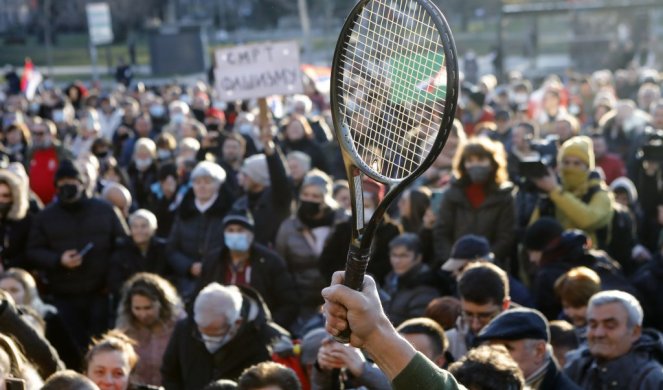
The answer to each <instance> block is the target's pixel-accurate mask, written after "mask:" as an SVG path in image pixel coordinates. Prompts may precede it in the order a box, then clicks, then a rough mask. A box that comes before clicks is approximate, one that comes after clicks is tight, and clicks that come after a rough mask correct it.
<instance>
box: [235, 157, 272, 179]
mask: <svg viewBox="0 0 663 390" xmlns="http://www.w3.org/2000/svg"><path fill="white" fill-rule="evenodd" d="M240 172H242V173H243V174H245V175H246V176H248V177H250V178H251V179H252V180H253V181H255V182H257V183H259V184H262V185H263V186H269V184H270V181H269V169H268V168H267V157H265V155H264V154H254V155H253V156H251V157H249V158H247V159H246V160H244V164H243V165H242V168H241V169H240Z"/></svg>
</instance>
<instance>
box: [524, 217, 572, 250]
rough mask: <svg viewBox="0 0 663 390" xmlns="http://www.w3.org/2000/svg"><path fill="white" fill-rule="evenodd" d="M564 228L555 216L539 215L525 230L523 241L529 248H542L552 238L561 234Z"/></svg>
mask: <svg viewBox="0 0 663 390" xmlns="http://www.w3.org/2000/svg"><path fill="white" fill-rule="evenodd" d="M562 232H564V228H562V225H561V224H560V223H559V221H557V220H556V219H555V218H551V217H541V218H539V219H538V220H537V221H536V222H534V223H533V224H531V225H530V226H529V227H528V228H527V230H526V231H525V239H524V240H523V243H524V244H525V248H527V249H530V250H543V249H544V248H545V247H547V246H548V245H549V244H550V243H551V242H552V241H553V240H555V239H556V238H559V237H561V236H562Z"/></svg>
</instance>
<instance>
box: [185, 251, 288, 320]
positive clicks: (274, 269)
mask: <svg viewBox="0 0 663 390" xmlns="http://www.w3.org/2000/svg"><path fill="white" fill-rule="evenodd" d="M229 262H230V253H229V251H228V249H227V248H225V247H224V248H223V250H222V252H221V253H220V254H219V253H216V254H210V255H209V256H206V257H205V259H204V260H203V271H202V276H201V277H200V281H199V285H198V289H197V291H198V292H199V291H200V290H202V289H203V288H204V287H205V286H207V285H208V284H210V283H212V282H218V283H220V284H224V279H225V273H226V269H227V268H228V264H229ZM249 264H250V265H251V279H250V281H249V285H250V286H251V287H252V288H253V289H254V290H256V291H257V292H258V293H260V295H261V296H262V298H263V299H264V300H265V303H266V304H267V308H269V311H270V312H271V314H272V317H273V318H274V321H275V322H276V323H277V324H279V325H281V326H283V327H285V328H289V327H290V325H291V324H292V322H293V321H294V320H295V319H296V318H297V313H298V312H299V307H298V305H299V297H298V296H297V290H296V289H295V282H294V281H293V280H292V275H290V272H289V271H288V269H287V266H286V264H285V261H283V259H282V258H281V256H279V254H278V253H276V252H274V251H273V250H270V249H268V248H267V247H265V246H262V245H260V244H257V243H253V245H252V246H251V253H250V256H249ZM196 295H197V294H196Z"/></svg>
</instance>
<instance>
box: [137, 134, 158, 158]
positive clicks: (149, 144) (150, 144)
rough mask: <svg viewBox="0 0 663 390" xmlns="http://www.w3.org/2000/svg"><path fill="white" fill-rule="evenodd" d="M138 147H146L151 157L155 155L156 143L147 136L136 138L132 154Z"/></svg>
mask: <svg viewBox="0 0 663 390" xmlns="http://www.w3.org/2000/svg"><path fill="white" fill-rule="evenodd" d="M140 149H147V151H149V152H150V154H151V155H152V157H154V156H156V154H157V144H156V143H154V141H152V140H151V139H149V138H138V140H137V141H136V143H135V144H134V155H135V154H136V153H138V151H139V150H140Z"/></svg>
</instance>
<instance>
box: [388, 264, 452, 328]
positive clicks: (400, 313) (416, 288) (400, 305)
mask: <svg viewBox="0 0 663 390" xmlns="http://www.w3.org/2000/svg"><path fill="white" fill-rule="evenodd" d="M394 278H396V281H395V282H396V286H395V289H394V290H392V289H391V288H390V285H391V283H390V282H389V281H391V280H393V279H394ZM432 283H433V279H432V275H431V269H430V268H429V267H428V265H427V264H423V263H421V264H418V265H416V266H414V267H413V268H412V269H410V270H409V271H408V272H406V273H405V274H403V275H401V276H396V275H395V274H394V273H393V272H391V273H389V275H387V281H386V283H385V289H386V292H387V294H388V296H389V297H388V299H387V300H386V301H385V302H384V312H385V314H386V315H387V317H388V318H389V320H390V321H391V323H392V324H394V326H398V325H400V324H401V323H402V322H403V321H405V320H408V319H410V318H414V317H421V316H423V315H424V312H425V311H426V306H428V303H429V302H430V301H432V300H433V299H435V298H437V297H438V296H439V293H438V290H437V289H436V288H435V287H434V286H433V285H432Z"/></svg>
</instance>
